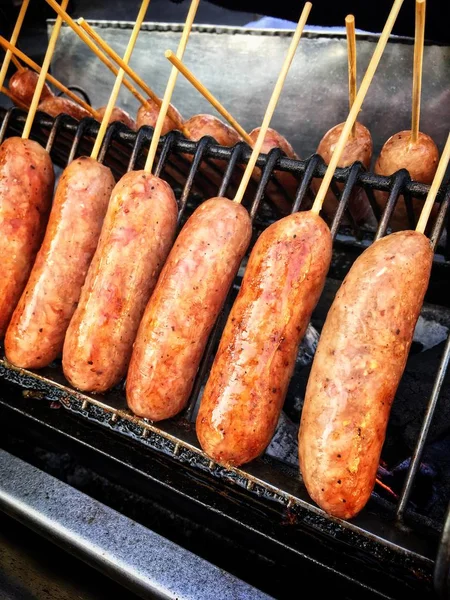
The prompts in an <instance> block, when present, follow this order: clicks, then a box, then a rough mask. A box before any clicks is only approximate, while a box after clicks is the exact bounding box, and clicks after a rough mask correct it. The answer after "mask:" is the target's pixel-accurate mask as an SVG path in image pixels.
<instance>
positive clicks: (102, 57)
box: [45, 0, 148, 106]
mask: <svg viewBox="0 0 450 600" xmlns="http://www.w3.org/2000/svg"><path fill="white" fill-rule="evenodd" d="M45 1H46V2H47V4H49V5H50V6H51V7H52V8H53V10H54V11H55V12H56V13H57V14H58V15H59V16H60V17H62V19H63V21H64V22H65V23H67V25H69V27H70V28H71V29H72V30H73V31H74V32H75V33H76V34H77V35H78V37H79V38H80V39H82V40H83V42H84V43H85V44H86V46H87V47H88V48H90V50H92V52H93V53H94V54H95V56H96V57H97V58H98V59H99V60H101V62H102V63H103V64H104V65H106V66H107V67H108V69H109V70H110V71H111V72H112V73H114V75H115V76H116V77H117V74H118V73H119V69H118V68H117V67H115V66H114V65H113V63H112V62H111V61H110V60H109V58H108V57H107V56H105V54H104V53H103V52H102V51H101V50H99V48H97V46H96V45H95V44H94V42H93V41H92V40H91V39H90V38H89V36H88V35H86V34H85V33H84V31H83V30H82V29H81V27H79V26H78V25H77V24H76V23H75V21H74V20H73V19H72V18H71V17H70V16H69V15H68V14H67V13H66V12H65V11H64V10H62V9H61V7H60V6H59V4H57V3H56V2H55V0H45ZM123 85H124V86H125V87H126V88H127V89H128V90H129V91H130V92H131V93H132V94H133V96H134V97H135V98H136V100H137V101H138V102H139V103H140V104H144V105H145V106H148V102H147V99H146V98H144V96H143V95H142V94H140V93H139V92H138V90H137V89H136V88H135V87H134V85H133V84H132V83H130V82H129V81H128V80H127V79H124V81H123Z"/></svg>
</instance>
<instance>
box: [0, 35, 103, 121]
mask: <svg viewBox="0 0 450 600" xmlns="http://www.w3.org/2000/svg"><path fill="white" fill-rule="evenodd" d="M0 46H2V47H3V48H8V49H11V51H12V53H13V57H14V55H16V56H19V57H20V58H21V59H22V61H23V62H24V63H25V64H26V65H27V66H28V67H30V68H31V69H33V71H36V73H40V72H41V67H40V66H39V65H38V64H37V63H35V62H34V60H32V59H31V58H29V57H28V56H27V55H26V54H24V53H23V52H21V51H20V50H19V49H18V48H14V46H12V45H11V44H10V43H9V42H8V41H6V40H5V38H3V37H2V36H1V35H0ZM45 79H46V80H47V81H48V82H49V83H51V84H53V85H54V86H55V87H56V88H58V90H60V91H61V92H63V93H64V94H66V96H68V97H69V98H70V99H71V100H73V101H74V102H76V103H77V104H79V105H80V106H82V107H83V108H84V109H85V110H87V111H88V112H89V113H90V114H91V115H92V116H93V117H94V119H97V120H99V121H101V117H100V115H99V113H98V111H96V110H95V109H94V108H92V106H90V105H89V104H88V103H87V102H85V101H84V100H83V99H82V98H80V97H79V96H77V95H76V94H75V93H74V92H72V90H69V88H67V87H66V86H65V85H63V84H62V83H61V82H60V81H58V80H57V79H56V78H55V77H53V75H50V73H47V75H46V76H45Z"/></svg>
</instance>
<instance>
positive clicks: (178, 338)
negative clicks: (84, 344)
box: [126, 3, 311, 420]
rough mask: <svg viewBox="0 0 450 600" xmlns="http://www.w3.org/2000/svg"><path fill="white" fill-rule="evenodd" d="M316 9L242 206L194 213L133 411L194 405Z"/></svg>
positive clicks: (148, 347) (218, 202)
mask: <svg viewBox="0 0 450 600" xmlns="http://www.w3.org/2000/svg"><path fill="white" fill-rule="evenodd" d="M310 8H311V4H310V3H306V4H305V7H304V9H303V12H302V15H301V18H300V21H299V23H298V25H297V28H296V31H295V34H294V37H293V39H292V42H291V44H290V47H289V51H288V54H287V56H286V58H285V61H284V64H283V68H282V70H281V72H280V75H279V78H278V81H277V84H276V86H275V89H274V91H273V94H272V97H271V100H270V102H269V105H268V108H267V110H266V115H265V117H264V121H263V124H262V126H261V129H260V133H259V136H258V139H257V142H256V143H255V146H254V148H253V152H252V155H251V157H250V160H249V163H248V165H247V167H246V170H245V173H244V176H243V179H242V182H241V185H240V187H239V189H238V191H237V194H236V197H235V201H231V200H228V199H227V198H212V199H210V200H208V201H207V202H205V203H203V204H202V205H200V207H199V208H197V210H196V211H194V213H193V215H192V216H191V217H190V218H189V219H188V220H187V222H186V224H185V226H184V227H183V229H182V231H181V233H180V235H179V236H178V238H177V241H176V242H175V245H174V247H173V249H172V251H171V252H170V254H169V257H168V259H167V262H166V264H165V266H164V269H163V270H162V272H161V275H160V277H159V280H158V283H157V285H156V288H155V291H154V293H153V295H152V297H151V299H150V301H149V303H148V305H147V308H146V310H145V313H144V316H143V319H142V322H141V325H140V327H139V330H138V334H137V338H136V342H135V344H134V348H133V354H132V357H131V361H130V367H129V370H128V376H127V386H126V393H127V402H128V406H129V407H130V409H131V410H132V411H133V412H134V413H135V414H137V415H138V416H141V417H146V418H149V419H152V420H162V419H167V418H169V417H172V416H174V415H175V414H177V413H178V412H180V411H181V410H182V409H183V408H184V407H185V406H186V403H187V401H188V398H189V395H190V393H191V390H192V386H193V383H194V378H195V375H196V373H197V370H198V366H199V363H200V360H201V357H202V354H203V351H204V349H205V346H206V342H207V340H208V336H209V334H210V332H211V330H212V327H213V326H214V323H215V321H216V319H217V316H218V314H219V311H220V309H221V308H222V305H223V303H224V301H225V298H226V295H227V293H228V291H229V288H230V286H231V284H232V281H233V279H234V277H235V275H236V273H237V270H238V268H239V264H240V262H241V260H242V258H243V256H244V253H245V251H246V249H247V247H248V244H249V242H250V237H251V231H252V229H251V221H250V217H249V214H248V212H247V211H246V210H245V209H244V207H242V206H241V205H240V201H241V200H242V197H243V195H244V192H245V189H246V186H247V184H248V181H249V179H250V177H251V174H252V172H253V169H254V167H255V164H256V161H257V158H258V155H259V153H260V150H261V146H262V144H263V141H264V138H265V135H266V132H267V128H268V126H269V124H270V119H271V117H272V115H273V112H274V110H275V106H276V102H277V100H278V98H279V95H280V92H281V89H282V86H283V83H284V80H285V78H286V75H287V72H288V69H289V66H290V64H291V62H292V59H293V56H294V53H295V50H296V48H297V45H298V42H299V40H300V37H301V33H302V31H303V27H304V25H305V22H306V19H307V16H308V14H309V11H310ZM173 68H175V67H173Z"/></svg>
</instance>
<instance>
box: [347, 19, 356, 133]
mask: <svg viewBox="0 0 450 600" xmlns="http://www.w3.org/2000/svg"><path fill="white" fill-rule="evenodd" d="M345 29H346V31H347V55H348V100H349V107H348V110H349V111H350V110H351V108H352V106H353V102H354V101H355V98H356V33H355V17H354V16H353V15H347V16H346V17H345ZM355 131H356V121H355V122H354V123H353V127H352V133H351V135H352V137H355Z"/></svg>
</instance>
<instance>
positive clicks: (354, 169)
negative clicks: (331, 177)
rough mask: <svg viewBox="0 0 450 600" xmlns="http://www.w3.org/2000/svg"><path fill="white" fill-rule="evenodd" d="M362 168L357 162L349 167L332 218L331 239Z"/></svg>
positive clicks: (334, 234)
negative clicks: (345, 181)
mask: <svg viewBox="0 0 450 600" xmlns="http://www.w3.org/2000/svg"><path fill="white" fill-rule="evenodd" d="M362 168H363V166H362V164H361V163H359V162H357V163H355V164H354V165H352V166H351V168H350V171H349V174H348V179H347V183H346V184H345V186H344V189H343V190H342V194H341V197H340V201H339V204H338V207H337V210H336V215H335V217H334V219H333V224H332V226H331V236H332V238H333V240H334V238H335V237H336V234H337V232H338V229H339V224H340V222H341V220H342V217H343V215H344V211H345V210H346V208H347V206H348V201H349V200H350V195H351V193H352V191H353V189H354V186H355V183H356V181H357V179H358V175H359V174H360V172H361V170H362Z"/></svg>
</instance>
